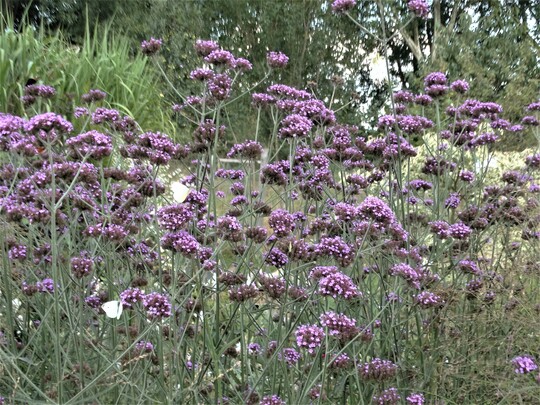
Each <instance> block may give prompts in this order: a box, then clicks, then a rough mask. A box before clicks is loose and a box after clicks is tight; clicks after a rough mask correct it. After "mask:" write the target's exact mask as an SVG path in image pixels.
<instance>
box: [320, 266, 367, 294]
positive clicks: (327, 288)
mask: <svg viewBox="0 0 540 405" xmlns="http://www.w3.org/2000/svg"><path fill="white" fill-rule="evenodd" d="M318 293H319V294H320V295H322V296H330V297H333V298H338V297H340V298H344V299H346V300H349V299H352V298H357V297H359V296H361V295H362V294H361V293H360V292H359V291H358V288H357V287H356V285H355V284H354V282H353V281H352V279H351V278H350V277H349V276H347V275H346V274H343V273H341V272H339V271H334V272H330V273H329V274H328V275H326V276H324V277H322V278H321V279H320V280H319V289H318Z"/></svg>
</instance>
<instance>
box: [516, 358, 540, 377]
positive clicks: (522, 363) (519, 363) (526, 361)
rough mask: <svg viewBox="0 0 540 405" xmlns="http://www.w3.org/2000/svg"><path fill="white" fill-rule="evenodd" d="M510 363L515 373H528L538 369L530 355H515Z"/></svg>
mask: <svg viewBox="0 0 540 405" xmlns="http://www.w3.org/2000/svg"><path fill="white" fill-rule="evenodd" d="M512 364H513V366H514V367H515V368H514V371H515V372H516V374H528V373H530V372H532V371H534V370H537V369H538V365H537V364H536V362H535V360H534V358H533V357H532V356H517V357H514V358H513V359H512Z"/></svg>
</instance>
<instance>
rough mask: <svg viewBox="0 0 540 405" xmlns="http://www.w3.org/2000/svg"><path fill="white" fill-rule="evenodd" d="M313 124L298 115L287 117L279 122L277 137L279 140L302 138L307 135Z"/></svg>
mask: <svg viewBox="0 0 540 405" xmlns="http://www.w3.org/2000/svg"><path fill="white" fill-rule="evenodd" d="M312 127H313V123H312V122H311V120H309V119H308V118H305V117H303V116H302V115H299V114H292V115H288V116H287V117H285V118H284V119H283V120H282V121H281V128H280V129H279V132H278V134H279V136H280V137H281V138H303V137H305V136H307V135H308V134H309V131H311V128H312Z"/></svg>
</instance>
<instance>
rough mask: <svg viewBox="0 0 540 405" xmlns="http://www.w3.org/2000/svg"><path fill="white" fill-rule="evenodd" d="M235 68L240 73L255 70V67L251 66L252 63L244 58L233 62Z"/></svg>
mask: <svg viewBox="0 0 540 405" xmlns="http://www.w3.org/2000/svg"><path fill="white" fill-rule="evenodd" d="M233 67H234V69H235V70H237V71H240V72H249V71H250V70H252V69H253V65H252V64H251V62H250V61H249V60H247V59H244V58H236V59H235V60H234V61H233Z"/></svg>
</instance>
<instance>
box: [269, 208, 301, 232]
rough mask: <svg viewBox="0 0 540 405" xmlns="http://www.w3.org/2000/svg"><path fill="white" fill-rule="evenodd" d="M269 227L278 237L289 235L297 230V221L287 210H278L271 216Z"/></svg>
mask: <svg viewBox="0 0 540 405" xmlns="http://www.w3.org/2000/svg"><path fill="white" fill-rule="evenodd" d="M268 225H269V226H270V228H272V230H273V231H274V235H276V236H277V237H280V238H281V237H284V236H287V235H289V234H290V233H291V232H292V231H293V230H294V228H295V226H296V225H295V221H294V217H293V216H292V214H290V213H289V212H288V211H286V210H282V209H277V210H275V211H273V212H272V214H270V218H268Z"/></svg>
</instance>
